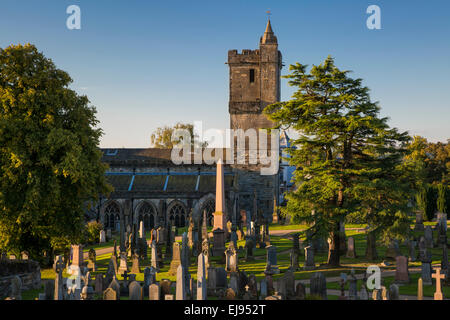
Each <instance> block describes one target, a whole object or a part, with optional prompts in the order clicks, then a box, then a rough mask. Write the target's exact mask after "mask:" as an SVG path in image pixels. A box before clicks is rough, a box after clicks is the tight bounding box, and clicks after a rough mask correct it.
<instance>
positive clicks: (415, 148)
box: [405, 136, 450, 185]
mask: <svg viewBox="0 0 450 320" xmlns="http://www.w3.org/2000/svg"><path fill="white" fill-rule="evenodd" d="M407 148H408V154H407V155H406V157H405V160H406V162H407V163H408V164H409V165H410V166H412V167H413V168H414V171H415V176H416V179H417V182H418V183H419V184H420V183H428V184H432V185H437V184H439V183H443V184H445V185H448V184H449V183H450V144H449V141H447V143H442V142H436V143H432V142H428V141H427V139H425V138H423V137H420V136H414V139H413V141H412V142H411V143H410V144H409V145H408V147H407Z"/></svg>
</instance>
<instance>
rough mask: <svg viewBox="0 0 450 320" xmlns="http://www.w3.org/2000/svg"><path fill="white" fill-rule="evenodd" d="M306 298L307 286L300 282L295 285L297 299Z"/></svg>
mask: <svg viewBox="0 0 450 320" xmlns="http://www.w3.org/2000/svg"><path fill="white" fill-rule="evenodd" d="M305 299H306V288H305V286H304V285H303V284H302V283H301V282H299V283H297V285H296V286H295V300H305Z"/></svg>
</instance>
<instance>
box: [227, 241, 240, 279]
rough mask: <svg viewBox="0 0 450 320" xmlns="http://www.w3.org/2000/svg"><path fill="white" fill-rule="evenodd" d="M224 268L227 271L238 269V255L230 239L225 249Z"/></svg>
mask: <svg viewBox="0 0 450 320" xmlns="http://www.w3.org/2000/svg"><path fill="white" fill-rule="evenodd" d="M225 269H226V270H227V271H228V272H236V271H237V270H238V255H237V252H236V248H235V247H234V243H233V242H232V241H231V242H230V244H229V246H228V249H227V250H226V251H225Z"/></svg>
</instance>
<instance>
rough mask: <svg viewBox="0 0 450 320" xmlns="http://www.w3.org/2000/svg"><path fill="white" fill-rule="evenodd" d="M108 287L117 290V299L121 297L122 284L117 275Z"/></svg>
mask: <svg viewBox="0 0 450 320" xmlns="http://www.w3.org/2000/svg"><path fill="white" fill-rule="evenodd" d="M108 288H111V289H113V290H114V291H115V292H116V296H117V300H119V299H120V284H119V282H118V281H117V279H116V277H114V278H113V280H112V281H111V283H110V284H109V286H108Z"/></svg>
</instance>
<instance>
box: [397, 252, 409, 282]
mask: <svg viewBox="0 0 450 320" xmlns="http://www.w3.org/2000/svg"><path fill="white" fill-rule="evenodd" d="M395 260H396V269H395V282H396V283H401V284H408V283H409V281H410V278H409V270H408V258H407V257H405V256H398V257H397V258H396V259H395Z"/></svg>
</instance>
